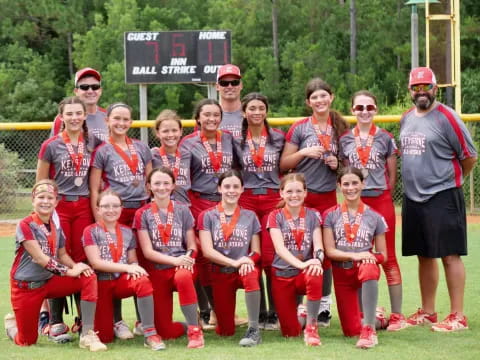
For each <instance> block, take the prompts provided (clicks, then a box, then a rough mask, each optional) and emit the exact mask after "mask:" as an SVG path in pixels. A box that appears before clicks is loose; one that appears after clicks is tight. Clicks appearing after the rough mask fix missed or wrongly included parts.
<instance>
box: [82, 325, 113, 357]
mask: <svg viewBox="0 0 480 360" xmlns="http://www.w3.org/2000/svg"><path fill="white" fill-rule="evenodd" d="M78 345H79V346H80V347H81V348H82V349H88V350H90V351H92V352H96V351H105V350H107V346H106V345H105V344H104V343H102V342H101V341H100V339H99V338H98V336H97V333H96V332H95V331H93V330H88V332H87V333H86V334H85V335H83V334H82V335H80V342H79V344H78Z"/></svg>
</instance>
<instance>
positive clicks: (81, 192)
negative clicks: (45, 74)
mask: <svg viewBox="0 0 480 360" xmlns="http://www.w3.org/2000/svg"><path fill="white" fill-rule="evenodd" d="M58 113H59V117H60V119H61V120H62V126H61V129H60V133H59V134H58V135H56V136H54V137H52V138H50V139H48V140H47V141H45V142H44V143H43V144H42V146H41V148H40V152H39V154H38V163H37V176H36V180H37V181H39V180H43V179H49V178H51V179H53V180H55V182H56V183H57V184H58V189H59V190H58V192H59V195H60V201H59V203H58V206H57V208H56V212H57V214H58V216H59V218H60V225H61V227H62V230H63V232H64V234H65V238H66V244H65V247H66V250H67V253H68V254H69V255H70V256H71V257H72V259H73V260H74V261H75V262H80V261H84V260H85V259H86V257H85V252H84V251H83V246H82V241H81V238H82V233H83V230H84V229H85V227H87V226H88V225H90V224H91V223H92V222H93V216H92V210H91V208H90V199H89V195H90V193H89V189H88V176H89V173H90V171H89V170H90V161H91V157H92V152H93V149H94V148H95V146H96V145H98V140H97V138H96V137H89V134H88V128H87V124H86V122H85V119H86V116H87V112H86V107H85V104H84V103H83V102H82V100H80V98H79V97H76V96H72V97H68V98H65V99H63V100H62V101H61V102H60V104H59V106H58ZM76 300H77V306H78V304H79V302H78V301H79V298H78V297H77V298H76ZM64 302H65V299H63V298H61V299H51V300H50V301H49V303H50V310H51V313H50V315H51V319H50V325H49V327H48V334H49V338H50V339H51V340H53V341H56V342H65V341H69V340H71V337H70V335H68V334H67V331H68V326H67V325H65V323H64V322H63V316H62V313H63V305H64Z"/></svg>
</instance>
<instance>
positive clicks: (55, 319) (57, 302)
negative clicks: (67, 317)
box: [48, 297, 66, 325]
mask: <svg viewBox="0 0 480 360" xmlns="http://www.w3.org/2000/svg"><path fill="white" fill-rule="evenodd" d="M65 301H66V299H65V298H64V297H61V298H54V299H48V306H49V307H50V324H52V325H53V324H61V323H63V307H64V304H65Z"/></svg>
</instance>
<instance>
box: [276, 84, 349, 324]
mask: <svg viewBox="0 0 480 360" xmlns="http://www.w3.org/2000/svg"><path fill="white" fill-rule="evenodd" d="M334 98H335V97H334V95H333V92H332V89H331V87H330V85H328V84H327V83H326V82H325V81H323V80H322V79H320V78H313V79H312V80H310V81H309V82H308V84H307V86H306V88H305V102H306V104H307V106H308V107H310V108H311V109H312V116H310V117H308V118H305V119H303V120H299V121H297V122H296V123H295V124H293V125H292V127H291V128H290V130H289V131H288V133H287V136H286V144H285V149H284V150H283V154H282V157H281V159H280V170H282V171H287V170H290V169H295V171H297V172H301V173H303V174H304V175H305V181H306V184H307V190H308V192H307V197H306V199H305V205H306V206H308V207H311V208H314V209H316V210H318V211H319V212H320V213H321V214H322V213H323V212H324V211H325V210H327V209H328V208H330V207H332V206H335V205H336V204H337V198H336V171H337V169H338V159H337V156H338V138H339V137H340V135H341V134H343V132H344V131H345V130H347V129H348V124H347V123H346V121H345V120H344V119H343V118H342V116H341V115H340V114H339V113H337V112H336V111H333V110H331V108H330V107H331V104H332V102H333V100H334ZM324 270H325V272H324V274H323V280H324V283H323V298H322V305H321V308H320V314H319V318H318V319H319V325H320V326H328V325H329V323H330V317H331V316H330V303H331V297H330V293H331V289H332V275H331V265H330V261H328V259H327V260H326V261H325V263H324Z"/></svg>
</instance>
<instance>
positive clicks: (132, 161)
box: [110, 136, 138, 176]
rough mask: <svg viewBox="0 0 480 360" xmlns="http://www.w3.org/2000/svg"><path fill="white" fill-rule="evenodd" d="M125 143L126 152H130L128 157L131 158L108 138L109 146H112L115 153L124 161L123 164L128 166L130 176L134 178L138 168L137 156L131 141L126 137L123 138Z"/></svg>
mask: <svg viewBox="0 0 480 360" xmlns="http://www.w3.org/2000/svg"><path fill="white" fill-rule="evenodd" d="M125 142H126V143H127V147H128V151H130V155H131V156H132V158H131V159H130V157H129V156H128V155H127V154H126V153H125V151H123V149H122V148H121V147H120V146H118V145H117V144H115V143H114V142H113V139H112V137H110V144H112V146H113V148H114V150H115V151H116V152H117V154H118V155H119V156H120V157H121V158H122V159H123V161H125V163H126V164H127V165H128V167H129V168H130V171H131V172H132V175H133V176H135V175H136V174H137V168H138V155H137V150H135V146H133V142H132V140H131V139H130V138H129V137H128V136H125Z"/></svg>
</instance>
